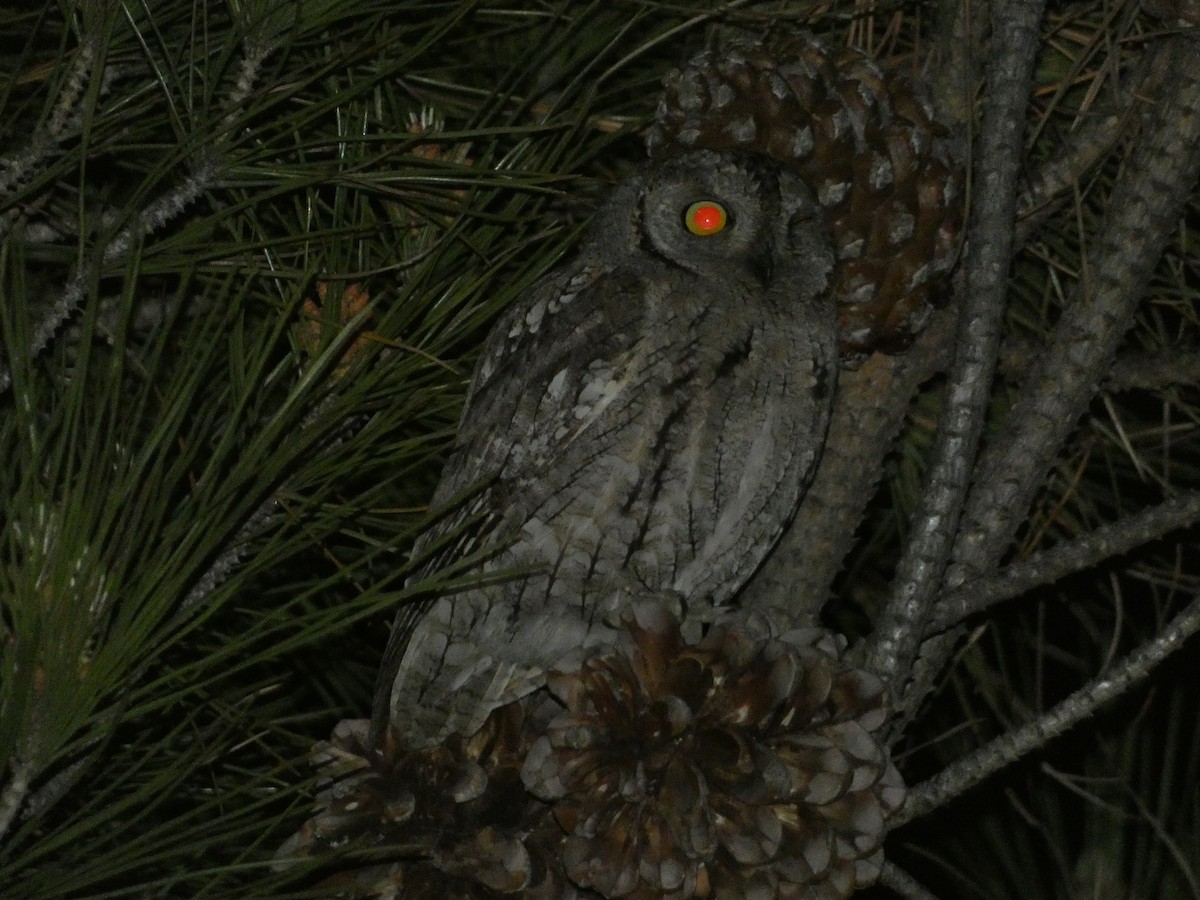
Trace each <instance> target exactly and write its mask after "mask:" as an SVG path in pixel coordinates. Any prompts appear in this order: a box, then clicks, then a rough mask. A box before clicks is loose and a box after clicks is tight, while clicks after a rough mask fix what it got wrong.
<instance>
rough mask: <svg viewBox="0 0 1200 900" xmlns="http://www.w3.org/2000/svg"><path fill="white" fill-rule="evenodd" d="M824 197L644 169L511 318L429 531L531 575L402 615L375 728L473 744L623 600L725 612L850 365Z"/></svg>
mask: <svg viewBox="0 0 1200 900" xmlns="http://www.w3.org/2000/svg"><path fill="white" fill-rule="evenodd" d="M832 265H833V252H832V249H831V242H830V238H829V236H828V231H827V228H826V224H825V221H824V218H823V213H822V210H821V207H820V205H819V204H818V203H817V202H816V200H815V199H814V196H813V193H812V191H811V190H810V189H809V187H808V186H807V185H806V184H805V183H804V182H803V181H802V180H801V179H800V178H799V176H797V175H795V174H794V173H792V172H790V171H788V170H786V169H783V168H781V167H780V166H778V165H777V164H775V163H773V162H772V161H771V160H769V159H768V158H766V157H762V156H756V155H750V154H741V153H733V152H712V151H696V152H691V153H687V154H685V155H681V156H678V157H675V158H673V159H670V160H667V161H662V162H656V163H651V164H648V165H645V166H643V167H642V168H641V169H639V170H637V171H635V172H634V174H632V175H631V176H630V177H629V178H628V179H627V180H625V181H624V182H623V183H622V184H621V185H620V186H619V187H618V188H617V189H616V191H615V192H614V193H613V195H612V196H611V198H610V199H609V200H608V201H607V203H605V204H604V205H603V206H602V207H601V208H600V209H599V211H598V212H597V213H596V215H595V217H594V219H593V220H592V222H591V225H590V228H589V230H588V232H587V235H586V237H585V239H584V241H583V243H582V246H581V249H580V250H579V252H578V254H577V255H576V256H575V257H574V259H573V260H572V261H570V262H568V263H566V264H564V265H562V266H560V267H559V268H557V269H556V270H554V271H552V272H551V273H549V274H548V275H547V276H545V277H544V278H543V279H541V280H540V281H539V282H538V283H537V284H536V285H534V286H533V287H532V288H531V289H530V291H529V292H528V294H527V295H526V296H525V297H523V298H522V299H521V300H520V301H519V302H518V303H516V304H515V305H514V306H513V307H512V308H510V309H509V310H508V311H507V313H506V314H505V315H504V316H503V317H502V318H501V319H500V320H499V322H498V323H497V324H496V326H495V328H494V329H493V331H492V332H491V334H490V335H489V337H488V339H487V342H486V344H485V347H484V349H483V353H482V356H481V357H480V359H479V362H478V365H477V366H476V369H475V373H474V377H473V381H472V383H471V386H470V389H469V392H468V395H467V403H466V408H465V411H464V413H463V417H462V422H461V425H460V428H459V432H458V438H457V443H456V446H455V451H454V454H453V456H452V458H451V459H450V461H449V463H448V465H447V467H446V469H445V472H444V474H443V477H442V481H441V483H440V485H439V487H438V489H437V491H436V493H435V495H434V498H433V506H434V508H435V509H437V508H439V507H445V506H446V505H447V504H449V503H450V502H451V501H452V500H453V499H454V498H456V497H459V496H461V495H463V494H467V493H469V492H470V489H471V488H472V487H473V486H478V485H484V487H483V489H482V492H481V493H479V494H477V495H476V497H475V502H474V504H473V505H470V506H469V507H467V508H466V509H465V510H463V511H461V512H460V513H459V514H457V515H450V516H448V517H446V519H445V520H444V522H443V524H442V525H441V526H439V527H436V528H435V529H434V531H433V532H432V533H431V534H429V535H427V536H426V537H425V539H424V540H423V542H422V543H423V545H424V546H429V545H430V544H431V542H434V541H437V540H438V539H439V537H441V538H442V539H445V536H446V534H447V533H448V531H449V530H450V529H452V528H454V527H455V525H456V524H461V522H462V521H464V520H465V519H466V518H468V517H474V518H473V521H475V523H476V524H475V525H474V531H473V532H471V536H470V537H469V539H466V540H463V539H457V540H451V541H449V544H450V545H452V549H451V550H449V551H446V553H444V554H443V555H442V556H441V557H440V562H441V563H443V564H444V563H445V562H446V561H448V560H447V554H449V555H450V556H451V557H452V556H453V555H461V554H463V553H466V552H469V551H471V550H475V549H478V548H479V547H480V546H482V545H484V544H487V543H490V542H493V541H501V542H505V541H506V542H507V544H506V546H505V548H504V549H503V550H502V551H501V552H499V553H497V554H495V555H494V556H493V557H491V558H490V559H489V560H488V561H487V562H486V563H485V564H483V566H482V567H481V568H482V570H483V571H489V572H499V571H502V570H504V571H507V570H512V569H521V570H524V571H532V572H533V574H530V575H527V576H522V577H519V578H517V579H515V580H509V581H504V582H498V583H493V584H490V585H487V586H484V587H478V588H473V589H471V590H467V591H463V592H460V593H457V594H453V595H449V596H442V597H440V598H438V599H436V600H434V601H431V602H429V603H424V604H414V605H412V606H409V607H407V608H405V609H402V610H401V612H400V614H399V615H398V617H397V621H396V624H395V627H394V629H393V632H392V637H391V640H390V643H389V645H388V648H387V652H386V654H385V658H384V664H383V666H382V667H381V670H380V676H379V685H378V688H377V693H376V703H375V713H374V717H373V729H374V734H375V738H376V739H379V737H380V734H381V732H382V729H383V728H384V727H385V726H386V725H387V724H388V722H389V720H390V722H391V724H392V726H393V727H394V728H395V730H396V732H397V735H398V737H399V739H400V740H401V741H402V742H403V743H405V744H407V745H409V746H411V747H414V748H415V747H420V746H426V745H430V744H434V743H437V742H439V741H441V740H442V739H443V738H444V737H445V736H446V735H448V734H449V733H451V732H454V733H458V734H464V735H466V734H470V733H472V732H473V731H474V730H476V729H477V728H478V727H479V725H481V724H482V722H483V720H484V719H485V718H486V717H487V714H488V713H489V712H490V711H491V710H492V709H494V708H496V707H497V706H499V705H500V704H502V703H506V702H509V701H511V700H514V699H516V698H518V697H520V696H522V695H523V694H525V693H527V692H528V691H530V690H533V689H535V688H536V687H538V686H539V685H540V684H541V683H542V682H543V681H544V677H545V672H546V670H547V668H549V667H552V666H553V665H554V664H555V662H556V661H558V660H559V659H561V658H562V657H563V656H564V654H566V653H567V652H569V651H571V650H574V649H576V648H579V647H582V646H585V645H587V644H589V643H594V642H595V641H597V640H601V639H604V636H605V635H608V636H609V637H611V631H610V630H609V629H610V625H611V623H613V622H614V621H615V614H616V613H617V612H619V610H620V609H621V608H622V605H623V604H625V603H627V602H628V600H629V599H631V598H632V597H634V596H638V595H642V596H644V595H646V594H653V595H656V596H660V597H669V598H675V599H676V600H677V601H681V602H682V604H683V605H684V606H685V607H688V606H690V607H704V606H711V605H713V604H715V605H721V604H724V603H727V602H728V601H730V599H731V598H732V597H733V595H734V594H735V593H736V592H737V590H738V589H739V588H740V587H741V586H742V584H743V583H745V581H746V580H747V579H748V578H749V576H750V575H751V573H752V572H753V571H754V570H755V568H756V567H757V566H758V565H759V563H761V562H762V560H763V558H764V557H765V556H766V555H767V553H768V552H769V551H770V549H771V547H772V545H773V544H774V543H775V541H776V539H777V538H778V537H779V534H780V532H781V531H782V530H783V528H784V526H785V525H786V523H787V522H788V520H789V518H790V517H791V515H792V514H793V512H794V511H795V509H796V506H797V504H798V502H799V499H800V497H801V495H802V493H803V491H804V489H805V487H806V485H807V483H808V481H809V478H810V476H811V475H812V472H813V469H814V467H815V464H816V461H817V458H818V456H819V453H820V448H821V445H822V442H823V439H824V434H825V429H826V424H827V421H828V416H829V405H830V403H831V398H832V394H833V390H834V386H835V379H836V373H837V358H836V347H835V343H836V341H835V330H836V328H835V316H834V306H833V299H832V298H831V297H830V296H829V293H828V291H827V290H826V288H827V284H828V281H829V277H830V271H831V268H832Z"/></svg>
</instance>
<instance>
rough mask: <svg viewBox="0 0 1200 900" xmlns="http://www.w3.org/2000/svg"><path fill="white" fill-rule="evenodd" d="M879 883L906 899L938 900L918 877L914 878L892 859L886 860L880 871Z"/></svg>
mask: <svg viewBox="0 0 1200 900" xmlns="http://www.w3.org/2000/svg"><path fill="white" fill-rule="evenodd" d="M879 883H880V884H882V885H883V886H884V887H887V888H891V889H892V890H893V891H895V892H896V893H897V894H899V895H900V896H901V897H904V898H905V900H937V897H935V896H934V895H933V894H931V893H930V892H929V891H927V890H926V889H925V887H924V886H923V885H921V884H920V883H919V882H918V881H917V879H915V878H913V877H912V876H911V875H909V874H908V873H907V872H905V871H904V870H903V869H901V868H900V867H899V866H897V865H896V864H895V863H894V862H892V861H891V860H885V861H884V864H883V869H882V870H880V873H879Z"/></svg>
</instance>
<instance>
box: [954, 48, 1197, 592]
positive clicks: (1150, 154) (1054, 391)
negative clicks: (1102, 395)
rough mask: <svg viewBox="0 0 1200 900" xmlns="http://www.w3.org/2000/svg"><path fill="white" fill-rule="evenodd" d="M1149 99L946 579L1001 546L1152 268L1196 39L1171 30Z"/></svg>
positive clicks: (1181, 147)
mask: <svg viewBox="0 0 1200 900" xmlns="http://www.w3.org/2000/svg"><path fill="white" fill-rule="evenodd" d="M1171 43H1172V45H1173V47H1172V59H1171V65H1170V69H1169V72H1168V74H1167V76H1166V77H1165V79H1164V80H1165V82H1166V84H1168V85H1171V86H1172V87H1173V88H1174V91H1173V93H1172V94H1171V95H1170V96H1169V97H1166V98H1164V99H1163V101H1162V102H1160V103H1159V104H1158V106H1157V107H1156V109H1155V114H1154V116H1153V120H1152V122H1151V123H1150V124H1149V126H1148V128H1147V132H1146V134H1145V137H1144V140H1143V141H1142V142H1141V145H1140V146H1137V147H1134V148H1133V150H1132V151H1131V153H1130V158H1129V162H1128V165H1127V168H1126V171H1125V174H1124V177H1123V178H1121V179H1120V181H1119V182H1118V183H1117V185H1116V187H1115V188H1114V190H1113V194H1112V197H1111V199H1110V201H1109V204H1108V217H1107V225H1106V227H1105V228H1104V231H1103V233H1102V234H1101V235H1100V237H1099V238H1098V239H1097V240H1096V242H1095V244H1094V246H1093V248H1092V252H1091V253H1090V254H1089V260H1088V268H1087V271H1088V272H1090V276H1091V277H1090V278H1085V279H1084V280H1082V281H1081V282H1080V283H1079V285H1078V286H1077V288H1076V290H1075V292H1074V294H1073V295H1072V297H1071V300H1070V302H1069V305H1068V307H1067V310H1066V312H1065V313H1064V315H1063V319H1062V321H1061V322H1060V323H1059V325H1058V327H1057V329H1056V331H1055V337H1054V340H1053V341H1052V343H1051V345H1050V346H1049V347H1048V348H1047V349H1046V350H1045V351H1044V352H1043V353H1042V354H1041V355H1040V357H1039V364H1038V365H1037V366H1036V368H1035V370H1034V372H1033V373H1032V374H1031V375H1030V377H1029V379H1028V384H1027V385H1026V386H1025V388H1024V389H1023V390H1022V395H1021V399H1020V400H1019V401H1018V402H1017V404H1016V405H1015V406H1014V408H1013V411H1012V413H1011V414H1010V416H1009V420H1008V422H1007V423H1006V424H1005V426H1004V428H1003V429H1002V434H1003V440H1002V441H998V442H997V443H996V444H995V445H994V446H992V447H990V448H988V449H987V450H986V451H985V453H984V457H983V459H982V460H981V462H980V465H979V468H978V478H977V483H976V486H975V488H974V490H973V491H972V494H971V497H970V498H969V500H968V508H967V511H966V513H965V515H964V522H963V529H962V530H963V534H962V536H961V537H960V539H959V540H958V542H957V545H956V547H955V553H954V557H955V563H954V566H953V567H952V570H951V572H950V574H949V577H948V583H949V584H950V586H952V587H953V586H956V585H957V584H961V583H963V582H964V581H966V579H967V578H969V577H970V575H971V573H972V572H979V571H986V570H987V569H988V568H989V567H990V566H991V565H994V564H995V560H996V559H998V558H999V556H1000V554H1001V553H1003V552H1004V549H1005V547H1007V545H1008V542H1009V541H1010V540H1011V537H1012V534H1013V533H1014V532H1015V530H1016V527H1017V524H1018V523H1019V522H1020V521H1021V520H1022V519H1023V518H1024V516H1025V514H1026V512H1027V510H1028V509H1029V504H1030V502H1031V501H1032V499H1033V495H1034V494H1035V492H1036V491H1037V489H1038V488H1039V487H1040V486H1041V484H1042V482H1043V481H1044V478H1045V473H1046V471H1047V469H1049V467H1050V465H1051V463H1052V462H1053V460H1054V457H1055V455H1056V454H1057V452H1058V448H1059V447H1060V446H1061V445H1062V442H1063V440H1064V439H1065V438H1066V436H1067V434H1068V433H1069V432H1070V431H1071V430H1073V429H1074V427H1075V424H1076V422H1077V420H1078V418H1079V414H1080V412H1081V411H1082V410H1083V409H1084V407H1085V406H1086V405H1087V403H1088V401H1089V400H1090V399H1091V397H1092V396H1093V394H1094V393H1095V386H1096V385H1097V384H1098V383H1099V382H1100V381H1101V378H1102V375H1103V373H1104V370H1105V368H1106V367H1107V366H1108V365H1109V363H1110V361H1111V360H1112V359H1113V357H1114V355H1115V352H1116V348H1117V345H1118V344H1119V342H1120V341H1121V339H1122V338H1123V337H1124V335H1125V332H1126V331H1127V330H1128V327H1129V324H1130V322H1131V321H1132V318H1133V315H1134V313H1135V311H1136V309H1137V306H1138V303H1139V302H1140V300H1141V298H1142V296H1143V294H1144V292H1145V289H1146V285H1147V283H1148V282H1149V280H1150V275H1151V273H1152V272H1153V270H1154V267H1155V266H1156V265H1157V263H1158V259H1159V257H1160V256H1161V255H1162V251H1163V248H1164V246H1165V245H1166V243H1167V240H1168V238H1169V236H1170V234H1171V232H1172V230H1173V229H1174V228H1175V226H1176V223H1177V221H1178V218H1179V216H1180V215H1181V213H1182V209H1183V207H1184V206H1185V205H1186V203H1187V201H1188V198H1189V196H1190V191H1191V188H1192V187H1193V186H1194V185H1195V183H1196V180H1197V176H1198V175H1200V154H1197V153H1196V152H1195V148H1196V146H1198V145H1200V47H1198V46H1197V45H1196V43H1195V42H1193V41H1191V40H1189V39H1187V38H1174V39H1171Z"/></svg>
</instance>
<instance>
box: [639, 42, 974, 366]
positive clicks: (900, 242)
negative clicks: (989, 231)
mask: <svg viewBox="0 0 1200 900" xmlns="http://www.w3.org/2000/svg"><path fill="white" fill-rule="evenodd" d="M647 145H648V148H649V151H650V154H651V155H652V156H670V155H674V154H677V153H680V152H684V151H686V150H691V149H695V148H701V147H703V148H710V149H742V150H749V151H754V152H758V153H765V154H767V155H769V156H772V157H774V158H775V159H777V160H780V161H782V162H785V163H787V164H788V165H790V166H792V167H794V168H795V169H796V170H797V171H799V172H800V174H801V175H802V176H803V177H804V178H805V180H806V181H808V183H809V184H810V185H812V187H813V189H814V190H815V191H816V193H817V197H818V199H819V200H820V202H821V204H822V205H823V206H824V207H825V209H826V211H827V213H828V216H829V222H830V229H831V231H832V233H833V237H834V241H835V244H836V245H837V253H838V270H837V272H836V273H835V278H834V284H833V290H834V292H835V295H836V297H837V300H838V325H839V340H840V349H841V352H842V355H843V359H844V360H845V361H847V362H849V363H853V362H856V361H860V360H861V359H862V358H863V357H864V356H865V355H866V354H869V353H871V352H873V351H875V350H883V351H887V352H894V351H897V350H901V349H903V348H904V347H906V346H907V345H908V344H909V343H910V342H911V341H912V339H913V337H914V336H915V335H916V334H918V333H919V332H920V331H921V329H922V328H924V326H925V324H926V322H927V320H928V318H929V316H930V314H931V313H932V311H933V309H934V307H935V306H936V305H938V304H939V303H941V302H943V301H944V299H945V293H946V292H945V278H946V276H947V274H948V273H949V271H950V269H951V268H952V266H953V265H954V262H955V260H956V258H957V252H958V236H959V231H960V229H961V227H962V214H963V212H962V206H963V187H962V175H961V172H960V169H959V167H958V166H957V165H956V164H955V163H954V161H953V159H952V155H951V152H950V142H949V140H948V137H947V134H946V131H945V129H943V128H942V127H941V126H940V125H938V124H937V123H936V122H935V121H934V119H933V111H932V108H931V107H930V105H929V103H928V101H927V100H926V99H925V97H924V95H923V92H922V91H921V88H920V85H919V84H918V83H917V82H916V81H915V80H914V79H913V78H912V77H910V76H909V75H907V74H906V73H904V72H900V71H886V70H884V69H882V68H881V67H880V66H879V65H878V64H877V63H876V62H875V61H874V60H873V59H871V57H869V56H867V55H866V54H865V53H862V52H861V51H859V50H855V49H852V48H842V49H840V50H837V49H834V48H829V47H826V46H825V45H823V44H822V43H820V42H819V41H818V40H817V39H816V38H815V37H814V36H812V35H810V34H800V35H796V36H791V37H788V38H786V39H782V40H775V41H772V42H771V43H769V44H768V43H765V42H750V41H738V42H733V43H731V44H729V45H728V46H726V47H725V48H723V49H722V50H720V51H718V52H714V51H706V52H704V53H701V54H699V55H698V56H696V57H695V58H694V59H692V60H691V62H689V63H688V64H687V65H686V66H684V67H683V69H681V70H678V71H676V72H673V73H672V74H671V75H669V76H668V77H667V79H666V82H665V87H664V91H663V96H662V99H661V100H660V101H659V106H658V112H657V116H656V120H655V123H654V125H653V127H652V128H651V130H650V133H649V135H648V137H647Z"/></svg>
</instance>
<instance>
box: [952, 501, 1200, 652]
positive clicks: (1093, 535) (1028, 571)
mask: <svg viewBox="0 0 1200 900" xmlns="http://www.w3.org/2000/svg"><path fill="white" fill-rule="evenodd" d="M1197 521H1200V491H1191V492H1189V493H1186V494H1183V495H1182V496H1180V497H1175V498H1173V499H1171V500H1168V501H1166V502H1165V503H1160V504H1158V505H1157V506H1152V507H1150V508H1149V509H1145V510H1142V511H1141V512H1139V513H1136V514H1134V515H1131V516H1127V517H1126V518H1124V519H1121V520H1119V521H1117V522H1112V523H1109V524H1107V525H1101V526H1100V527H1099V528H1097V529H1096V530H1095V531H1092V532H1090V533H1088V534H1085V535H1081V536H1080V537H1077V538H1074V539H1072V540H1070V541H1067V542H1065V543H1063V544H1060V545H1059V546H1057V547H1052V548H1050V549H1049V550H1044V551H1042V552H1041V553H1037V554H1035V555H1033V556H1031V557H1029V558H1028V559H1025V560H1021V561H1020V562H1017V563H1013V564H1012V565H1010V566H1007V567H1006V568H1004V569H1001V570H1000V571H999V572H997V573H996V574H994V575H989V576H987V577H984V578H976V579H975V580H973V581H968V582H967V583H966V584H964V585H963V586H962V587H960V588H958V589H957V590H955V591H953V592H952V593H950V594H947V595H946V596H945V597H942V598H941V599H940V600H938V607H937V610H936V611H935V614H934V619H933V621H932V623H931V627H930V630H931V631H942V630H944V629H947V628H952V627H954V626H955V625H957V624H959V623H960V622H962V620H963V619H965V618H967V617H968V616H972V615H975V614H977V613H981V612H983V611H984V610H986V609H989V608H990V607H992V606H994V605H995V604H997V603H999V602H1001V601H1003V600H1007V599H1009V598H1011V597H1016V596H1019V595H1020V594H1023V593H1025V592H1026V591H1028V590H1031V589H1032V588H1035V587H1038V586H1040V585H1043V584H1049V583H1050V582H1052V581H1057V580H1058V579H1059V578H1063V577H1065V576H1067V575H1071V574H1073V573H1075V572H1081V571H1083V570H1084V569H1087V568H1090V567H1091V566H1094V565H1096V564H1097V563H1099V562H1101V561H1102V560H1105V559H1108V558H1109V557H1111V556H1117V555H1119V554H1121V553H1127V552H1129V551H1130V550H1132V549H1134V548H1135V547H1140V546H1141V545H1142V544H1145V543H1147V542H1148V541H1152V540H1154V539H1155V538H1158V537H1161V536H1162V535H1164V534H1166V533H1167V532H1169V531H1174V530H1175V529H1176V528H1185V527H1187V526H1189V525H1193V524H1195V523H1196V522H1197Z"/></svg>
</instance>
